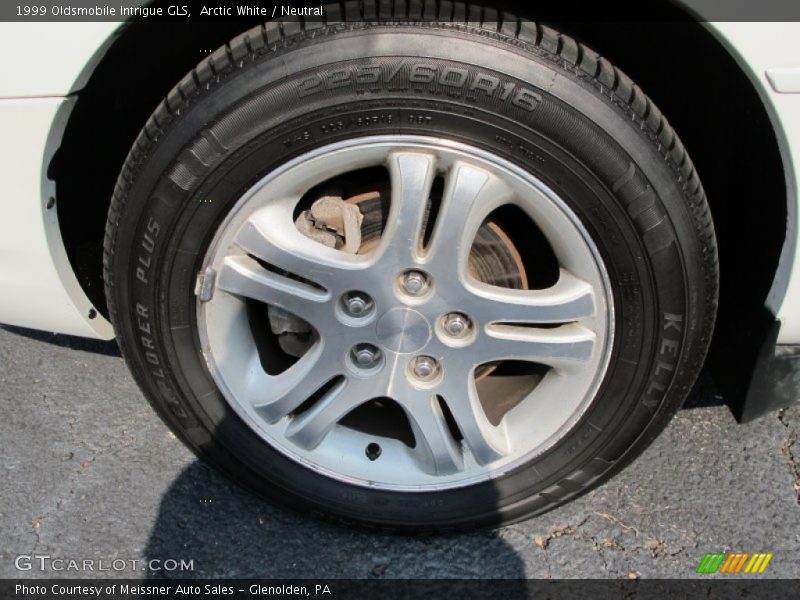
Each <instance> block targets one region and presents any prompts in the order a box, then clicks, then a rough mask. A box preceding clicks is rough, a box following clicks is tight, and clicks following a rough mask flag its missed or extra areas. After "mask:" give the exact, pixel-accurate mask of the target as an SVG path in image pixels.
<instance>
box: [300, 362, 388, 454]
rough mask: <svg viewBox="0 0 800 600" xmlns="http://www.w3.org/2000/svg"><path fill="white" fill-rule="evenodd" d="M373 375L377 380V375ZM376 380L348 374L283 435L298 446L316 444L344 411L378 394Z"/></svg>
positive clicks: (379, 387)
mask: <svg viewBox="0 0 800 600" xmlns="http://www.w3.org/2000/svg"><path fill="white" fill-rule="evenodd" d="M376 379H378V380H379V381H380V377H379V376H376ZM379 381H377V382H376V381H375V379H369V380H365V379H360V378H358V377H354V376H349V377H347V378H346V379H344V380H343V381H341V382H340V383H337V384H336V385H335V386H333V387H332V388H331V389H330V390H328V391H327V392H326V393H325V394H324V395H323V396H322V398H320V399H319V400H317V402H315V403H314V406H312V407H311V408H309V409H308V410H307V411H306V412H304V413H302V414H301V415H300V416H298V417H297V418H295V419H294V420H293V421H292V422H291V423H290V424H289V426H288V427H287V428H286V437H287V438H288V439H289V440H291V441H292V442H293V443H295V444H297V445H298V446H300V447H301V448H305V449H307V450H310V449H313V448H316V447H317V446H318V445H319V444H320V443H321V442H322V440H323V439H324V438H325V436H326V435H328V433H329V432H330V431H331V429H333V427H334V426H335V425H336V424H337V423H338V422H339V421H341V420H342V419H343V418H344V417H345V415H347V414H348V413H349V412H350V411H352V410H353V409H355V408H357V407H358V406H360V405H361V404H363V403H364V402H366V401H367V400H369V399H371V398H374V397H376V396H380V395H381V386H380V383H379Z"/></svg>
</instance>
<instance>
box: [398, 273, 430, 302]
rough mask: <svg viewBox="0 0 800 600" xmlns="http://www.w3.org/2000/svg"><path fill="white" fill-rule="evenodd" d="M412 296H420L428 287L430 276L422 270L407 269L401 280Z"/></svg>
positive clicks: (405, 289)
mask: <svg viewBox="0 0 800 600" xmlns="http://www.w3.org/2000/svg"><path fill="white" fill-rule="evenodd" d="M401 284H402V286H403V290H404V291H405V292H406V293H407V294H409V295H410V296H419V295H420V294H421V293H422V292H424V291H425V289H426V288H427V287H428V277H427V276H426V275H425V273H423V272H421V271H406V273H405V274H404V275H403V279H402V282H401Z"/></svg>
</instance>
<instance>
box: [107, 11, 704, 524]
mask: <svg viewBox="0 0 800 600" xmlns="http://www.w3.org/2000/svg"><path fill="white" fill-rule="evenodd" d="M351 4H352V3H351ZM348 6H350V4H348ZM359 6H360V9H359V10H358V11H357V12H358V18H354V19H350V18H349V17H350V15H349V14H347V13H346V12H343V9H341V8H340V6H339V5H333V6H331V7H329V8H328V9H327V19H328V20H327V22H325V23H311V22H306V23H302V22H300V23H297V22H294V23H290V22H286V23H283V24H282V25H280V24H278V23H276V22H271V23H267V24H266V25H264V26H262V27H257V28H255V29H252V30H250V31H248V32H246V33H244V34H242V35H240V36H239V37H237V38H236V39H234V40H233V41H232V42H231V43H230V44H228V45H226V46H224V47H223V48H220V49H219V50H217V51H216V52H214V53H212V54H211V55H210V56H209V57H207V58H206V59H205V60H204V61H203V62H202V63H200V65H198V67H197V68H196V69H194V70H193V71H192V72H191V73H190V74H189V75H187V76H186V77H185V78H184V79H183V80H182V81H181V82H180V83H178V85H177V86H176V87H175V88H174V89H173V90H172V91H171V92H170V94H169V95H168V96H167V98H166V99H165V100H164V101H163V102H162V103H161V105H160V106H159V107H158V109H157V110H156V111H155V113H154V114H153V116H152V117H151V118H150V120H149V121H148V123H147V125H146V126H145V128H144V129H143V131H142V132H141V134H140V136H139V138H138V139H137V140H136V143H135V144H134V146H133V148H132V150H131V152H130V155H129V156H128V159H127V162H126V164H125V166H124V168H123V170H122V173H121V175H120V178H119V181H118V184H117V188H116V190H115V193H114V198H113V201H112V206H111V209H110V213H109V223H108V228H107V236H106V246H105V250H106V252H105V257H104V258H105V275H106V281H107V295H108V298H109V305H110V314H111V316H112V319H113V322H114V326H115V328H116V331H117V336H118V339H119V343H120V346H121V348H122V350H123V353H124V356H125V358H126V360H127V361H128V363H129V365H130V367H131V370H132V371H133V373H134V375H135V377H136V380H137V381H138V383H139V384H140V386H141V387H142V389H143V390H144V392H145V395H146V396H147V397H148V399H149V400H150V401H151V403H152V404H153V405H154V406H155V408H156V409H157V410H158V412H159V413H160V414H161V416H162V417H163V418H164V419H165V421H166V422H167V423H168V424H169V425H170V427H172V428H173V430H174V431H175V432H176V433H177V434H178V435H179V436H180V437H181V439H182V440H183V441H184V442H185V443H186V444H187V445H189V446H190V447H191V448H192V449H193V450H194V451H196V452H197V453H198V454H200V455H201V456H203V457H205V458H206V459H207V460H208V461H210V462H211V463H213V464H214V465H216V466H217V467H219V468H220V469H221V470H222V471H223V472H224V473H226V474H228V475H229V476H230V477H232V478H233V479H234V480H235V481H237V482H239V483H241V484H243V485H245V486H247V487H249V488H250V489H252V490H254V491H255V492H257V493H258V494H261V495H263V496H265V497H268V498H271V499H274V500H276V501H279V502H281V503H283V504H285V505H289V506H292V507H294V508H297V509H301V510H304V511H307V512H313V513H321V514H326V515H329V516H333V517H335V518H337V519H340V520H344V521H347V522H355V523H361V524H366V525H371V526H380V527H387V528H393V529H439V530H441V529H453V528H464V527H477V526H488V525H495V524H498V523H502V522H509V521H513V520H518V519H522V518H525V517H527V516H530V515H532V514H536V513H540V512H542V511H545V510H548V509H550V508H552V507H554V506H556V505H558V504H559V503H562V502H564V501H565V500H567V499H569V498H571V497H574V496H575V495H577V494H579V493H581V492H583V491H585V490H587V489H589V488H591V487H592V486H594V485H596V484H597V483H598V482H599V481H601V480H602V479H603V478H605V477H607V476H609V475H610V474H612V473H613V472H615V471H616V470H618V469H619V468H621V466H622V465H623V464H625V462H626V461H628V460H630V459H631V458H632V457H633V456H635V455H636V454H638V453H639V452H641V450H642V449H643V448H644V447H645V446H646V445H647V444H648V443H649V442H650V441H651V440H652V439H653V438H654V437H655V436H656V435H657V433H658V432H659V431H660V430H661V429H662V428H663V427H664V425H665V424H666V423H667V421H668V419H669V418H670V416H671V415H672V414H673V413H674V412H675V410H677V408H678V407H679V406H680V404H681V402H682V400H683V399H684V397H685V396H686V394H687V392H688V390H689V389H690V387H691V385H692V384H693V382H694V379H695V377H696V376H697V374H698V371H699V369H700V367H701V365H702V362H703V359H704V356H705V352H706V349H707V346H708V342H709V337H710V333H711V330H712V327H713V319H714V314H715V307H716V297H717V263H716V246H715V240H714V232H713V227H712V224H711V219H710V215H709V211H708V206H707V204H706V201H705V196H704V193H703V189H702V186H701V184H700V181H699V179H698V176H697V173H696V172H695V170H694V168H693V166H692V163H691V160H690V159H689V157H688V155H687V154H686V152H685V150H684V149H683V146H682V145H681V143H680V141H679V140H678V138H677V136H676V135H675V134H674V132H673V131H672V129H671V128H670V126H669V124H668V123H667V122H666V120H665V119H664V118H663V117H662V115H661V113H660V112H659V111H658V109H657V108H656V107H655V106H654V105H653V103H652V102H651V101H650V100H649V99H648V98H647V97H646V96H645V95H644V93H643V92H642V91H641V90H640V89H639V88H638V87H637V86H636V85H635V84H634V83H632V82H631V81H630V79H628V78H627V77H626V76H625V75H624V74H623V73H622V72H620V71H619V70H618V69H616V68H615V67H613V66H612V65H611V64H610V63H609V62H608V61H607V60H605V59H604V58H601V57H599V56H598V55H597V54H596V53H594V52H592V51H591V50H589V49H588V48H586V47H584V46H583V45H581V44H578V43H576V42H575V41H573V40H572V39H570V38H569V37H567V36H565V35H562V34H559V33H557V32H555V31H553V30H551V29H549V28H547V27H541V26H537V25H536V24H534V23H531V22H527V21H520V20H517V19H514V18H512V17H509V16H508V15H504V17H503V19H502V20H499V19H496V18H495V16H494V15H493V14H492V13H491V11H489V10H483V9H480V8H478V7H465V8H464V9H463V12H462V11H460V10H459V9H458V8H456V9H454V10H449V11H447V12H445V7H446V6H450V5H449V4H447V3H442V4H441V5H439V6H440V7H441V12H440V13H439V14H427V11H426V14H425V15H424V17H425V18H424V20H421V21H420V22H418V23H408V22H385V21H382V20H381V17H382V16H383V15H381V13H380V8H379V7H378V5H377V3H374V2H363V3H361V4H360V5H359ZM380 6H381V7H383V6H385V3H381V4H380ZM398 6H400V4H398ZM402 6H405V4H402ZM409 6H410V8H409V10H410V11H411V15H410V16H411V17H412V19H413V18H414V11H415V10H420V11H422V5H421V4H416V3H414V2H412V3H410V5H409ZM425 6H426V7H428V6H429V5H428V4H427V3H426V4H425Z"/></svg>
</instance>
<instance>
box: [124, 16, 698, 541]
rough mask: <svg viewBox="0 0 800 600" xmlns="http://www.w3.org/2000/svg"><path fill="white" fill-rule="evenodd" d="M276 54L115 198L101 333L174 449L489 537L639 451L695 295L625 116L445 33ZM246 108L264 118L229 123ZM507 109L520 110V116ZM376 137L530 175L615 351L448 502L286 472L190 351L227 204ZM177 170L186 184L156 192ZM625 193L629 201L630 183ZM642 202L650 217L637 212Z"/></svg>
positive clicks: (672, 200) (647, 160) (514, 51)
mask: <svg viewBox="0 0 800 600" xmlns="http://www.w3.org/2000/svg"><path fill="white" fill-rule="evenodd" d="M434 36H435V37H434ZM400 48H402V53H400V54H398V52H400V50H399V49H400ZM279 54H280V57H281V58H280V60H277V58H276V56H270V55H269V54H266V55H264V56H263V57H261V58H260V59H257V60H256V61H255V62H254V63H252V64H249V65H245V66H244V67H242V68H239V69H236V70H234V71H232V72H231V73H228V74H223V75H222V76H220V78H219V79H220V81H219V82H218V83H216V84H215V85H214V86H212V88H211V89H210V90H208V91H207V92H205V93H204V94H203V95H201V97H199V98H198V99H196V100H195V101H193V103H192V104H191V105H190V106H189V107H188V108H187V110H186V111H185V112H184V114H182V115H181V117H180V118H179V119H176V120H175V121H174V122H172V123H171V124H168V126H167V127H165V128H164V131H163V132H162V133H161V135H160V139H159V140H158V142H157V144H156V145H155V146H154V147H153V148H152V149H151V152H150V153H149V154H148V155H147V156H144V157H142V158H141V159H140V160H139V161H138V172H137V173H136V174H135V177H134V178H133V184H132V185H131V186H130V188H129V189H128V190H127V192H126V200H125V211H124V213H123V215H122V216H121V219H120V222H119V225H118V233H117V239H116V244H115V246H116V249H117V251H116V253H115V265H114V268H113V270H114V272H115V274H119V276H115V281H116V282H117V283H116V284H115V301H116V303H117V306H118V307H120V308H119V310H118V313H119V314H118V317H117V322H116V323H115V325H116V327H117V328H118V331H119V332H120V333H119V335H120V336H121V338H122V339H123V340H124V341H125V343H124V346H125V348H126V358H128V360H129V361H130V362H131V363H132V366H133V369H134V372H135V373H137V379H138V380H139V381H140V383H141V384H142V385H143V387H144V388H145V391H146V392H147V394H148V396H149V397H150V398H151V400H152V401H153V402H154V403H155V404H156V406H157V408H158V409H159V411H160V412H161V413H162V415H164V416H165V418H166V419H167V420H168V422H169V423H170V424H171V425H172V426H173V427H176V428H177V429H178V430H179V431H180V433H181V436H182V438H183V439H184V440H186V441H188V443H189V444H190V445H191V446H192V447H194V448H195V449H197V450H199V451H200V452H201V453H202V454H204V455H205V456H207V457H208V458H210V459H211V460H212V462H215V463H217V464H218V465H221V466H222V467H223V469H224V470H226V471H227V472H228V473H229V474H233V475H234V476H236V477H237V478H238V479H239V480H240V481H243V482H244V483H246V484H248V485H249V486H250V487H253V488H254V489H255V490H256V491H257V492H259V493H261V494H264V495H267V496H270V497H272V498H276V499H279V500H281V501H283V502H284V503H286V502H287V501H288V503H290V504H294V505H295V506H296V505H301V506H302V507H304V508H307V509H312V510H325V511H327V512H330V513H333V514H336V515H338V516H340V517H343V518H346V519H352V520H357V521H361V522H368V523H382V524H393V525H396V526H400V527H403V526H411V525H416V526H420V525H421V526H426V525H427V526H458V525H464V524H468V525H489V524H493V523H496V522H499V520H500V519H503V520H508V519H513V518H517V517H518V516H519V515H525V514H529V513H531V512H535V511H541V510H545V509H547V508H550V507H552V506H553V505H554V504H557V503H559V502H562V501H563V500H565V499H567V498H569V497H570V496H572V495H574V494H576V493H579V492H580V491H582V490H584V489H586V487H587V486H588V485H589V484H591V483H592V482H594V481H596V480H597V479H599V478H600V477H602V476H604V475H605V474H606V473H607V472H608V471H609V469H610V468H611V467H613V466H614V465H615V464H616V463H618V462H619V461H620V460H621V458H622V457H623V456H624V455H625V453H626V452H628V451H629V450H630V448H631V447H632V446H633V445H634V443H635V442H636V441H637V440H640V439H642V438H647V437H652V435H654V434H653V433H652V431H651V430H652V429H654V428H655V427H656V426H657V424H658V423H659V422H660V421H663V420H664V419H665V416H668V415H669V414H671V413H672V412H673V411H674V410H675V408H677V404H678V403H679V402H680V401H681V399H682V394H683V393H684V392H685V391H686V390H687V389H688V386H689V385H690V384H691V379H692V377H693V373H692V370H691V368H690V361H689V359H688V358H687V357H688V356H689V355H690V354H691V353H692V352H696V349H695V348H693V347H692V345H691V341H692V331H693V328H694V329H696V327H697V324H698V323H700V322H702V319H701V315H700V311H701V307H700V303H699V302H698V301H697V298H702V297H703V290H702V289H698V288H695V290H694V291H693V292H692V293H689V287H688V284H689V282H694V283H695V284H696V285H698V286H702V285H703V277H702V274H701V273H700V272H699V269H698V267H697V266H696V265H697V264H698V263H699V261H697V260H692V257H693V256H694V255H696V254H697V253H699V245H698V242H697V239H696V234H695V228H694V224H693V223H692V219H691V214H690V213H689V211H688V209H687V208H686V199H685V192H684V190H683V189H682V188H681V185H680V183H679V182H678V180H677V178H676V175H675V170H674V168H672V166H671V165H670V164H669V161H668V160H666V159H665V158H664V156H663V155H662V154H661V153H660V152H659V149H658V146H657V145H656V144H655V143H654V141H653V140H652V139H648V135H647V133H646V132H643V131H642V129H641V127H640V126H639V124H637V123H636V122H635V120H634V119H631V118H630V114H626V111H625V107H624V106H622V105H620V104H618V103H615V102H614V98H613V97H611V96H604V95H603V93H602V89H598V88H597V87H596V86H595V85H594V84H593V83H592V82H588V81H586V80H585V79H583V78H581V76H580V74H579V73H576V72H572V71H570V70H569V69H568V68H566V67H565V65H563V64H562V65H559V64H557V63H555V62H554V61H553V60H552V57H549V56H547V55H546V54H545V53H543V52H541V51H538V50H532V49H530V48H523V47H519V46H518V45H516V44H511V43H510V42H509V41H508V40H505V39H503V38H502V36H499V35H497V36H486V35H480V36H478V35H476V34H475V33H474V32H470V31H467V30H465V29H464V28H456V27H445V26H441V27H429V28H427V29H426V30H425V31H419V30H416V29H411V28H402V27H363V28H357V27H353V28H349V29H348V30H346V31H341V30H340V31H336V32H335V33H333V32H331V33H330V34H329V35H328V36H318V37H317V39H316V40H311V41H297V42H296V43H294V44H291V45H287V48H285V49H283V50H282V51H281V52H279ZM456 59H457V60H456ZM512 59H513V60H512ZM420 65H422V67H420ZM376 68H378V69H379V70H380V73H381V74H382V75H381V76H380V77H379V79H378V81H377V82H371V83H369V82H367V83H364V82H360V81H359V79H358V74H359V73H374V72H375V69H376ZM432 68H433V71H435V75H434V78H433V80H432V81H428V82H426V81H414V82H412V81H409V80H408V79H409V77H410V76H411V73H413V72H414V69H416V70H417V72H427V73H430V72H432V71H431V69H432ZM447 69H451V71H449V72H450V73H453V72H456V71H455V70H463V71H465V72H466V73H467V75H466V80H465V81H466V82H474V81H475V80H476V79H480V78H488V79H486V80H487V81H489V82H490V83H491V81H493V79H492V78H494V79H497V80H499V84H498V89H503V86H507V85H511V84H513V85H514V86H515V87H514V90H515V91H517V93H520V92H519V90H526V91H527V92H529V94H532V95H528V96H523V99H522V100H520V102H518V103H517V104H514V103H513V98H514V96H513V93H514V92H511V93H510V94H509V95H508V97H507V98H506V99H505V100H501V99H500V98H499V95H495V96H492V95H490V94H487V93H485V91H482V90H480V89H478V90H472V91H473V92H476V93H474V94H470V90H469V83H465V84H464V85H462V86H461V87H458V86H455V85H449V84H448V83H447V81H446V78H445V79H441V77H442V74H443V73H445V72H447V71H446V70H447ZM393 72H397V73H404V74H405V75H406V79H405V80H403V86H404V87H403V86H394V87H393V86H392V85H391V82H392V80H391V79H388V78H387V77H385V76H383V73H389V74H391V73H393ZM337 73H350V76H349V78H344V75H337ZM454 77H460V76H459V75H458V73H457V72H456V75H455V76H454ZM312 80H314V81H318V82H320V83H318V84H316V83H315V84H313V85H311V84H309V83H307V82H308V81H312ZM387 80H388V81H387ZM454 81H455V80H453V81H451V82H450V83H453V82H454ZM331 82H334V83H331ZM370 85H371V86H372V87H370ZM317 88H319V90H317ZM309 89H310V90H316V91H313V93H305V92H306V91H308V90H309ZM257 97H263V98H264V100H263V101H264V102H265V103H267V104H268V105H270V106H273V107H274V108H273V110H272V111H271V112H260V113H258V114H255V111H252V110H250V111H247V110H246V109H245V108H243V107H244V106H245V105H246V104H247V103H248V102H250V103H251V105H253V104H254V103H255V99H256V98H257ZM526 97H527V98H528V99H533V100H532V101H531V102H528V104H527V105H525V99H524V98H526ZM289 100H292V101H291V102H290V101H289ZM533 103H535V104H536V106H535V108H534V109H533V110H528V108H530V106H531V105H532V104H533ZM520 104H522V105H520ZM544 107H549V110H550V112H549V113H548V115H549V116H548V118H547V119H546V120H547V122H544V120H545V117H544V116H543V113H544V112H545V108H544ZM390 115H391V119H389V116H390ZM553 115H557V116H558V119H554V117H553ZM247 119H250V121H249V122H248V121H247ZM359 119H360V120H359ZM539 119H542V120H541V121H540V120H539ZM554 120H556V121H558V122H557V123H555V124H554V123H553V121H554ZM340 123H341V126H339V124H340ZM237 126H238V127H239V129H240V130H242V131H238V130H236V127H237ZM559 128H560V129H561V131H562V133H561V134H560V135H559V133H558V131H557V130H558V129H559ZM248 132H249V133H248ZM379 134H395V135H397V134H409V135H419V134H425V135H431V134H433V135H435V136H437V137H443V138H445V139H456V140H458V141H461V142H464V143H467V144H471V145H475V146H478V147H480V148H482V149H485V150H487V149H488V150H490V151H491V152H493V153H496V154H497V155H499V156H501V157H503V158H506V159H508V160H510V161H512V162H514V163H516V164H518V165H519V166H521V167H523V168H525V169H526V170H528V171H530V172H531V173H533V174H534V175H535V176H537V177H539V178H540V179H542V180H543V181H544V182H545V183H547V184H548V185H549V186H550V187H551V188H552V189H554V190H555V191H556V192H557V193H558V194H559V196H560V197H562V198H563V199H564V200H565V202H567V203H568V204H569V205H570V207H571V208H572V210H573V211H574V212H575V213H576V214H577V215H578V216H579V218H580V220H581V221H582V223H583V224H584V226H585V227H586V228H587V230H588V231H589V232H590V235H591V237H592V239H593V240H594V241H595V243H596V245H597V246H598V249H599V251H600V253H601V255H602V256H603V258H604V260H605V262H606V265H607V267H608V269H609V274H610V277H611V282H612V289H613V296H614V306H615V314H614V320H615V327H616V331H617V334H616V336H615V341H614V347H613V353H612V362H611V366H610V368H609V372H608V374H607V376H606V378H605V380H604V383H603V385H602V387H601V390H600V392H599V393H598V395H597V398H596V400H595V401H594V402H593V403H592V405H591V406H590V407H589V409H588V410H587V411H586V413H585V414H584V415H583V417H582V418H581V420H580V422H579V423H578V424H577V425H576V426H575V427H574V428H573V429H572V431H571V432H570V433H569V434H568V435H567V436H566V437H565V438H564V439H562V440H561V441H560V442H559V443H558V444H556V446H554V447H553V448H551V449H550V450H549V451H548V452H547V453H546V454H545V455H543V456H542V457H540V458H539V459H537V460H536V461H535V462H534V463H533V464H528V465H525V466H523V467H520V468H518V469H516V470H515V471H514V472H511V473H508V474H506V475H504V476H503V477H501V478H498V479H495V480H492V481H490V482H486V483H482V484H476V485H474V486H471V487H469V488H468V493H464V490H451V491H444V492H430V493H427V492H426V493H414V494H405V493H396V492H385V491H376V490H371V489H366V488H361V487H358V486H351V485H347V484H344V483H341V482H338V481H335V480H332V479H329V478H327V477H324V476H322V475H320V474H318V473H316V472H313V471H311V470H310V469H307V468H305V467H302V466H300V465H299V464H297V463H295V462H293V461H291V460H290V459H288V458H287V457H286V456H284V455H283V454H282V453H280V452H278V451H276V450H274V449H273V448H271V447H270V446H269V445H267V444H265V443H264V442H263V440H262V439H261V438H260V437H259V436H258V435H257V434H256V433H255V432H253V431H252V430H251V429H250V428H249V427H248V426H247V425H246V424H245V423H244V422H243V421H241V420H240V419H239V418H238V417H237V416H236V415H235V413H234V411H233V410H232V409H231V408H230V407H229V406H228V404H227V402H226V401H225V399H224V398H223V397H222V395H221V394H220V393H219V391H218V390H217V388H216V386H215V385H214V383H213V380H212V379H211V377H210V375H209V373H208V370H207V368H206V365H205V363H204V362H203V359H202V355H201V353H200V352H199V351H198V350H199V341H198V336H197V322H196V316H195V301H196V299H195V296H194V286H195V283H196V276H197V273H198V271H199V268H200V265H201V263H202V260H203V256H204V254H205V251H206V249H207V247H208V244H209V243H210V240H211V238H212V237H213V234H214V232H215V230H216V227H217V226H218V225H219V223H220V222H221V221H222V220H223V219H224V217H225V216H226V215H227V213H228V212H229V210H230V209H231V207H232V206H233V204H235V202H236V201H237V200H238V198H239V197H240V196H241V195H242V194H243V192H244V191H245V190H246V189H248V188H249V187H250V186H251V185H252V184H253V183H255V182H256V181H257V180H258V179H260V178H261V177H262V176H263V175H265V174H266V173H267V172H269V171H270V170H272V169H274V168H275V167H276V166H278V165H280V164H282V163H284V162H286V161H288V160H290V159H291V158H293V157H294V156H297V155H299V154H302V153H304V152H307V151H309V150H311V149H313V148H318V147H320V146H323V145H326V144H329V143H333V142H335V141H338V140H340V139H348V138H351V137H355V136H363V135H379ZM198 136H200V137H202V139H203V140H205V141H206V142H208V143H209V144H210V145H211V147H212V150H213V151H215V152H216V155H218V156H217V157H216V158H214V157H213V156H211V155H208V156H207V157H206V158H207V161H206V162H209V163H210V164H209V165H203V164H202V161H197V159H196V156H197V152H194V153H192V152H189V150H188V149H189V148H196V147H197V143H198V140H199V139H200V137H198ZM204 147H205V146H204ZM598 148H600V149H603V150H604V151H603V152H600V153H598V152H597V151H596V150H597V149H598ZM209 157H211V158H209ZM215 161H216V162H215ZM204 166H205V167H207V170H206V171H204V172H199V173H198V172H197V171H202V167H204ZM181 167H183V168H184V170H188V171H189V172H190V174H192V175H194V176H195V180H194V181H190V180H189V179H186V178H185V177H184V178H183V179H181V178H180V177H179V176H178V175H176V173H183V171H181ZM190 179H191V178H190ZM176 181H178V182H181V183H183V187H182V186H181V185H178V184H177V183H176ZM637 181H646V182H647V187H646V189H647V190H649V191H647V192H642V190H641V189H640V188H641V186H638V187H637V186H636V185H633V184H632V183H631V182H634V183H635V182H637ZM628 188H630V189H628ZM651 192H652V193H651ZM645 193H647V194H649V196H648V198H647V200H648V201H649V200H650V198H652V203H649V204H648V203H644V202H643V201H642V197H643V194H645ZM626 195H627V196H626ZM647 211H649V213H647ZM643 213H644V214H645V217H647V218H644V217H642V214H643ZM654 223H655V224H654ZM654 240H655V241H654ZM693 299H694V302H693ZM677 318H680V320H679V321H678V320H676V319H677Z"/></svg>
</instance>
